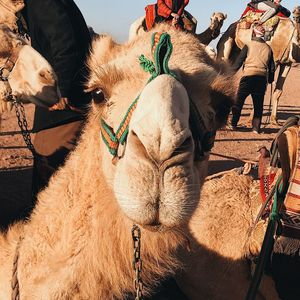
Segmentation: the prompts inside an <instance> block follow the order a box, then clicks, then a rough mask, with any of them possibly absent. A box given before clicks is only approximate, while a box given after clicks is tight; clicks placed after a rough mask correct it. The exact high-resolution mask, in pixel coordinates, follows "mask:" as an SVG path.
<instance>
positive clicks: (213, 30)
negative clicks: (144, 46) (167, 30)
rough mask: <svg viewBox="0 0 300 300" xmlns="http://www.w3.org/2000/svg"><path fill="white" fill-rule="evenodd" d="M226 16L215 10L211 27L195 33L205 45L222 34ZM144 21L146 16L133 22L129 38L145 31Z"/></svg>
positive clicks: (211, 18) (211, 19)
mask: <svg viewBox="0 0 300 300" xmlns="http://www.w3.org/2000/svg"><path fill="white" fill-rule="evenodd" d="M226 18H227V15H226V14H223V13H220V12H214V13H213V14H212V16H211V17H210V25H209V27H208V28H207V29H206V30H205V31H204V32H202V33H200V34H196V33H195V35H196V36H197V38H198V39H199V41H200V42H201V43H202V44H204V45H208V44H209V43H210V42H211V41H212V40H214V39H216V38H217V37H218V36H219V35H220V30H221V27H222V26H223V23H224V20H226ZM143 21H144V16H142V17H140V18H138V19H137V20H136V21H134V22H133V23H132V24H131V26H130V29H129V38H128V40H129V41H131V40H132V39H134V38H135V37H136V36H137V35H139V34H140V33H141V32H143V31H144V28H143V25H142V23H143Z"/></svg>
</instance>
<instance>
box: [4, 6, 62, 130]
mask: <svg viewBox="0 0 300 300" xmlns="http://www.w3.org/2000/svg"><path fill="white" fill-rule="evenodd" d="M23 7H24V1H23V0H1V1H0V70H1V77H3V78H2V80H1V78H0V125H1V114H2V113H3V112H5V111H9V110H10V109H11V106H12V103H11V102H8V101H7V100H8V99H9V98H10V96H11V95H13V96H15V97H17V98H18V100H20V101H22V102H24V103H25V102H32V103H35V104H37V105H41V106H49V103H50V104H51V103H53V104H54V103H56V102H57V100H58V99H59V91H58V88H57V82H56V81H57V80H56V75H55V74H54V71H53V69H52V67H51V66H50V65H49V63H48V62H47V61H46V60H45V59H44V58H43V57H42V56H41V55H40V54H39V53H38V52H37V51H35V50H34V49H33V48H31V47H30V45H28V43H27V41H26V40H25V39H23V38H22V37H20V36H19V35H17V34H15V33H14V32H15V31H16V30H17V25H16V23H17V14H18V12H19V11H20V10H21V9H22V8H23ZM6 78H7V80H5V79H6ZM46 104H47V105H46Z"/></svg>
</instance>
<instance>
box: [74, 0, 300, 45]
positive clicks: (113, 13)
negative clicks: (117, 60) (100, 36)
mask: <svg viewBox="0 0 300 300" xmlns="http://www.w3.org/2000/svg"><path fill="white" fill-rule="evenodd" d="M74 1H75V2H76V4H77V5H78V7H79V8H80V10H81V12H82V13H83V15H84V17H85V19H86V21H87V23H88V24H89V25H91V26H92V27H93V28H94V30H95V31H97V32H99V33H108V34H110V35H112V36H113V37H114V38H115V39H116V40H118V41H120V42H122V41H125V40H126V39H127V37H128V31H129V26H130V24H131V23H132V22H133V21H134V20H135V19H137V18H138V17H139V16H141V15H143V14H144V7H145V6H146V5H148V4H151V3H155V0H153V1H146V0H127V1H126V0H74ZM247 3H248V1H244V0H206V1H204V0H190V3H189V5H188V6H187V10H188V11H189V12H191V13H192V14H193V15H194V16H195V17H196V18H197V20H198V27H197V32H202V31H203V30H204V29H205V28H207V27H208V25H209V18H210V16H211V15H212V13H213V12H215V11H219V12H223V13H227V15H228V18H227V20H226V22H225V24H224V28H223V29H224V30H225V29H226V28H227V27H228V26H229V25H230V24H231V23H232V22H234V21H235V20H237V19H238V18H239V17H240V15H241V13H242V12H243V10H244V8H245V7H246V4H247ZM282 4H283V5H284V6H285V7H287V8H288V9H289V10H292V9H293V8H294V7H295V6H296V5H299V4H300V0H286V1H285V0H283V1H282Z"/></svg>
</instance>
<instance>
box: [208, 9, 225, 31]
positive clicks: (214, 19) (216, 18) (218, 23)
mask: <svg viewBox="0 0 300 300" xmlns="http://www.w3.org/2000/svg"><path fill="white" fill-rule="evenodd" d="M226 18H227V15H226V14H223V13H220V12H217V13H213V15H212V16H211V17H210V28H211V30H220V29H221V27H222V26H223V23H224V20H226Z"/></svg>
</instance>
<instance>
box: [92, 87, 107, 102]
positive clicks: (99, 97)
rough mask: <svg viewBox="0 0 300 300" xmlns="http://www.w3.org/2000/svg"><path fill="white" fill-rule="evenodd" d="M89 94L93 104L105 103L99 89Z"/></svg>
mask: <svg viewBox="0 0 300 300" xmlns="http://www.w3.org/2000/svg"><path fill="white" fill-rule="evenodd" d="M91 94H92V98H93V100H94V102H95V103H97V104H99V103H103V102H104V101H105V96H104V94H103V91H102V90H101V89H95V90H93V91H92V92H91Z"/></svg>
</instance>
